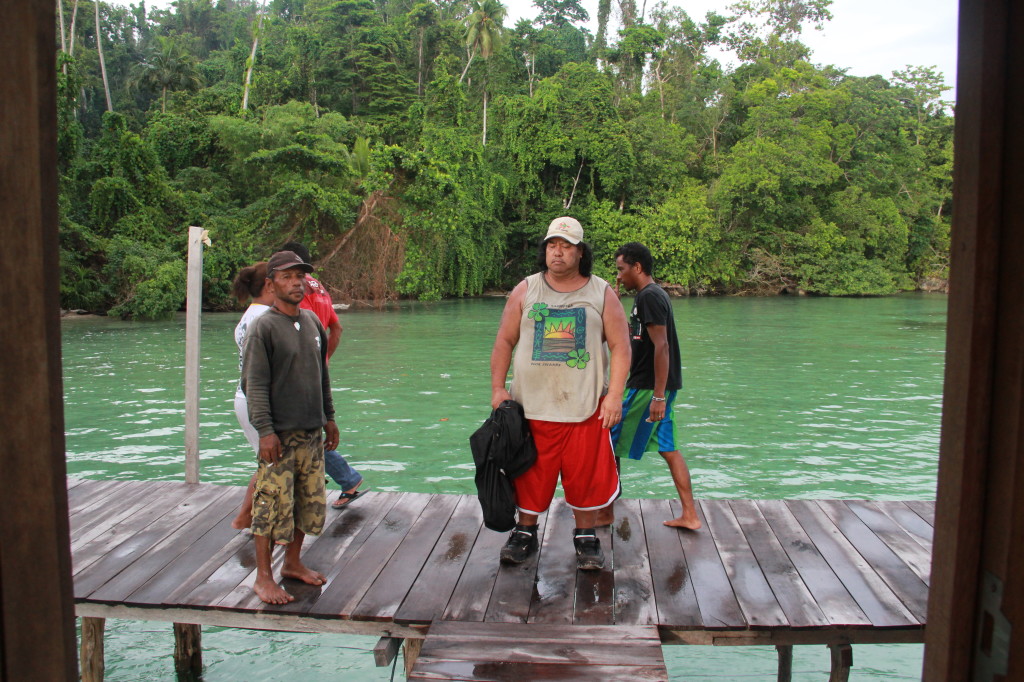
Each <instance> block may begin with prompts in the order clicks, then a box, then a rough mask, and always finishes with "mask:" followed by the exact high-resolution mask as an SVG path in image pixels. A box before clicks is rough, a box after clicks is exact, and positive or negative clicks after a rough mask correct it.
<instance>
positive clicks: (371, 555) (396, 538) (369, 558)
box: [308, 493, 431, 618]
mask: <svg viewBox="0 0 1024 682" xmlns="http://www.w3.org/2000/svg"><path fill="white" fill-rule="evenodd" d="M403 495H404V497H403V499H402V500H401V502H399V503H396V504H395V506H393V507H392V508H391V510H390V511H389V512H388V513H387V515H386V516H385V517H384V520H383V521H382V522H381V523H380V524H379V525H378V526H377V527H376V528H375V529H374V530H373V532H372V533H371V534H370V536H369V537H367V538H366V541H365V542H363V544H362V546H361V547H359V549H357V550H356V551H355V553H354V554H353V555H352V558H351V559H350V560H349V561H348V562H347V563H346V564H345V568H344V575H343V576H342V577H341V579H340V580H334V581H333V582H331V583H330V584H329V585H328V586H327V587H326V588H325V589H324V591H323V594H322V595H321V596H320V598H319V599H318V600H317V601H316V603H315V604H313V606H312V607H311V608H310V610H309V611H308V613H310V614H314V613H315V614H319V615H328V616H330V615H337V616H341V617H342V618H349V617H350V615H351V611H352V609H353V608H354V607H355V605H356V604H357V603H359V600H360V599H361V598H362V596H363V595H364V594H365V593H366V590H367V589H368V588H369V587H370V586H371V585H372V584H373V581H374V579H375V578H376V577H377V574H378V573H379V572H380V571H381V569H383V567H384V566H385V564H386V563H387V561H388V560H389V559H390V558H391V556H392V555H393V554H394V552H395V550H396V549H397V548H398V546H399V544H401V542H402V540H403V539H405V536H406V535H407V534H408V532H409V529H410V528H411V527H412V526H413V524H414V523H415V522H416V519H418V518H419V516H420V514H421V513H422V512H423V509H424V508H425V507H426V506H427V503H428V502H429V501H430V497H431V496H430V495H428V494H425V493H403Z"/></svg>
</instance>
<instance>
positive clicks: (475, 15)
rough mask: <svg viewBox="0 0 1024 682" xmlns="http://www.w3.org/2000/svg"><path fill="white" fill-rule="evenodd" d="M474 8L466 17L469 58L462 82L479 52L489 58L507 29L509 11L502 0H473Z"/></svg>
mask: <svg viewBox="0 0 1024 682" xmlns="http://www.w3.org/2000/svg"><path fill="white" fill-rule="evenodd" d="M472 10H473V11H472V12H471V13H470V15H469V17H468V18H467V19H466V52H467V53H468V54H469V58H468V59H467V60H466V68H464V69H463V70H462V75H461V76H459V82H460V83H461V82H462V81H463V79H464V78H465V77H466V72H467V71H469V65H470V64H472V63H473V58H474V57H476V55H477V54H479V55H480V56H481V57H482V58H483V59H487V58H488V57H490V56H491V54H492V53H493V52H494V51H495V50H496V49H497V48H498V45H499V44H500V41H501V37H502V34H503V33H504V30H505V29H504V27H503V26H502V24H503V22H504V21H505V15H506V14H507V13H508V10H507V9H506V7H505V6H504V5H503V4H501V2H500V0H483V1H482V2H481V0H473V5H472Z"/></svg>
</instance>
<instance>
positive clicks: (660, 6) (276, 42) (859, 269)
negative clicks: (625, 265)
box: [56, 0, 953, 366]
mask: <svg viewBox="0 0 1024 682" xmlns="http://www.w3.org/2000/svg"><path fill="white" fill-rule="evenodd" d="M61 1H62V2H63V3H64V10H65V15H66V16H70V14H71V11H72V9H73V5H74V0H61ZM830 4H831V3H830V0H737V1H736V2H734V3H733V4H732V5H731V6H730V7H728V8H727V9H726V10H723V12H722V13H717V12H712V13H709V14H708V15H707V16H706V17H704V18H703V19H702V20H701V19H697V18H692V17H690V16H689V15H688V14H687V13H686V11H684V9H681V8H679V7H674V6H671V5H669V4H667V3H665V2H658V3H655V4H653V6H650V7H648V6H646V5H644V6H643V7H644V9H641V7H640V6H639V5H638V3H636V2H635V1H634V0H621V1H620V2H617V3H616V5H615V8H616V12H615V13H614V14H613V12H612V3H611V2H610V0H601V1H600V2H599V3H598V4H597V22H598V30H597V34H596V35H594V36H592V35H591V34H590V32H589V31H588V29H586V28H584V27H583V26H582V24H583V22H586V21H587V20H588V18H589V16H588V13H587V11H586V9H584V7H583V5H582V4H581V3H580V2H579V1H578V0H537V1H536V2H535V7H536V15H535V18H534V19H533V20H529V19H524V20H521V21H520V22H519V23H518V24H517V25H516V26H514V27H506V26H505V25H504V24H505V17H506V8H505V7H504V5H502V4H501V2H499V1H498V0H423V1H422V2H404V3H400V2H396V1H395V0H270V2H267V3H264V2H263V0H230V1H229V2H216V3H215V2H213V1H212V0H178V2H176V3H173V4H172V6H171V7H170V8H169V9H156V10H152V11H149V12H148V13H147V11H146V8H145V7H144V6H143V5H142V4H139V5H137V6H134V5H133V6H132V7H130V8H125V7H122V6H119V5H111V4H107V3H106V2H105V1H104V0H99V5H98V10H99V31H97V23H96V22H95V21H94V20H91V19H88V18H87V20H82V21H79V22H78V23H77V24H76V25H75V29H74V35H73V36H72V35H71V34H70V33H68V34H67V35H64V36H61V38H62V40H57V44H58V45H61V44H63V45H65V50H66V52H68V53H69V54H61V55H60V56H59V59H58V62H57V63H58V69H59V72H58V74H57V79H58V80H57V83H58V108H57V118H56V121H57V127H58V131H57V132H58V147H57V156H58V170H59V173H60V196H59V198H58V205H59V210H60V225H61V244H60V245H61V252H60V260H61V292H62V302H63V305H65V306H67V307H74V308H85V309H90V310H100V311H110V312H112V313H113V314H117V315H123V316H126V317H161V316H165V315H168V314H171V313H173V312H174V311H175V310H177V309H178V308H179V307H180V306H181V305H182V302H183V288H184V268H185V255H186V253H185V249H186V244H185V241H186V240H185V235H186V234H187V230H188V227H189V226H190V225H201V226H203V227H205V228H206V229H207V230H208V231H209V233H210V236H211V239H212V241H213V246H212V247H211V248H209V249H208V250H207V252H206V256H205V259H204V260H205V268H204V269H205V274H204V295H205V304H206V305H207V306H208V307H211V308H215V309H229V308H231V307H232V306H233V305H235V303H234V302H233V301H232V300H231V298H230V283H231V280H232V278H233V276H234V274H235V272H237V270H238V269H239V268H240V267H242V266H244V265H247V264H249V263H251V262H253V261H255V260H259V259H263V258H266V257H267V256H268V255H269V253H271V252H272V251H273V250H275V249H276V248H277V247H278V246H279V245H280V244H281V243H283V242H284V241H286V240H292V239H294V240H299V241H303V242H305V243H306V244H307V245H309V246H310V247H311V249H312V251H313V254H314V260H315V261H317V265H318V266H319V267H320V268H321V275H322V279H323V280H324V282H325V283H326V284H327V286H328V287H329V288H331V290H332V292H333V293H334V294H335V295H336V296H337V297H339V298H341V299H349V298H358V297H363V298H372V299H374V300H376V301H378V302H380V301H385V300H391V299H393V298H395V297H397V296H410V297H417V298H422V299H438V298H442V297H446V296H464V295H475V294H479V293H481V292H483V291H485V290H487V289H491V288H496V287H500V288H508V287H510V286H512V285H514V283H515V282H516V281H517V280H518V279H519V278H520V277H522V276H523V275H525V274H527V273H528V272H529V271H531V270H532V269H533V267H534V259H535V253H536V240H537V239H538V237H540V236H541V234H542V232H543V230H544V226H545V225H547V223H548V222H549V221H550V219H551V218H553V217H555V216H557V215H560V214H565V213H569V214H572V215H574V216H576V217H577V218H579V219H580V220H581V221H582V222H583V224H584V226H585V227H586V235H587V241H588V242H589V243H590V244H591V246H592V247H593V249H594V252H595V256H596V259H595V263H594V272H595V274H597V275H598V276H601V277H606V278H612V277H613V276H614V270H613V267H612V263H611V254H612V253H613V251H614V249H615V248H616V247H617V246H619V245H620V244H622V243H624V242H626V241H642V242H644V243H646V244H648V245H649V246H650V248H651V251H652V253H653V255H654V258H655V274H656V276H657V277H658V278H659V279H660V280H661V281H663V282H665V283H667V284H671V285H676V286H678V287H680V288H682V289H685V290H688V291H691V292H695V293H748V292H755V293H777V292H778V291H780V290H783V289H790V290H792V289H801V290H804V291H807V292H811V293H816V294H822V295H842V296H847V295H886V294H890V293H895V292H898V291H904V290H908V289H912V288H914V287H915V286H918V285H919V284H920V283H922V282H924V281H926V280H935V279H938V280H942V279H943V278H944V277H945V275H946V270H947V267H948V266H947V263H948V257H949V221H950V214H951V197H952V189H951V169H952V148H953V147H952V135H953V119H952V116H951V115H950V106H949V103H948V102H944V101H943V100H942V96H943V93H944V91H945V89H946V88H945V86H944V84H943V83H944V79H943V77H942V75H941V74H939V73H937V72H936V71H935V69H934V68H929V67H926V66H913V65H909V66H906V67H905V68H902V69H900V70H898V71H896V72H894V73H893V74H892V76H891V77H889V78H886V77H883V76H881V75H878V76H871V77H868V78H861V77H854V76H849V75H847V74H846V73H845V72H843V71H842V70H839V69H836V68H835V67H822V66H816V65H814V64H813V63H812V60H811V55H810V52H809V50H808V49H807V47H806V46H805V45H803V44H802V43H800V42H799V38H800V35H801V33H802V31H803V30H805V29H810V28H813V27H820V26H821V25H822V24H823V23H824V22H826V21H828V20H830V13H829V6H830ZM80 10H81V8H80ZM92 10H93V7H92V5H90V6H89V10H88V12H84V14H92ZM80 14H83V12H81V11H80ZM616 22H617V23H616ZM68 28H70V27H68ZM57 30H59V29H57ZM72 44H73V45H74V52H73V54H70V53H71V45H72ZM101 46H102V48H103V57H104V62H105V66H106V71H107V75H108V80H109V83H110V86H111V88H110V90H111V97H112V105H113V109H114V111H116V112H117V113H110V112H106V109H107V106H106V96H105V94H104V88H103V82H102V78H101V75H100V65H99V49H98V48H99V47H101ZM716 47H717V48H723V47H724V48H727V49H730V50H732V51H733V52H734V53H735V54H736V56H737V57H738V59H739V60H740V64H739V66H737V67H735V68H729V69H726V68H723V67H722V65H721V64H720V63H719V62H718V61H716V60H714V59H713V58H711V57H710V56H709V54H710V53H711V51H712V48H716ZM254 50H255V51H254ZM250 68H251V71H252V74H251V81H249V85H248V86H246V76H247V72H248V71H249V69H250ZM245 93H247V94H248V102H247V105H246V108H245V109H244V110H243V108H242V104H241V103H242V98H243V96H244V94H245ZM530 314H531V316H534V317H535V318H536V319H538V320H539V319H541V318H543V317H544V314H545V311H541V310H538V311H531V313H530ZM575 361H576V363H577V366H582V365H583V364H585V363H586V362H588V360H587V359H586V358H582V357H581V358H575Z"/></svg>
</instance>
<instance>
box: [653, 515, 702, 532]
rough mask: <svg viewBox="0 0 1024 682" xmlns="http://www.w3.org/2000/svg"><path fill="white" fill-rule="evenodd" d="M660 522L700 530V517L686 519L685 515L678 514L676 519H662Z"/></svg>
mask: <svg viewBox="0 0 1024 682" xmlns="http://www.w3.org/2000/svg"><path fill="white" fill-rule="evenodd" d="M662 523H664V524H665V525H666V526H671V527H672V528H684V529H686V530H700V527H701V522H700V519H697V518H692V519H688V518H686V517H685V516H680V517H679V518H678V519H672V520H671V521H663V522H662Z"/></svg>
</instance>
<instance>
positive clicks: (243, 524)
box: [231, 509, 252, 530]
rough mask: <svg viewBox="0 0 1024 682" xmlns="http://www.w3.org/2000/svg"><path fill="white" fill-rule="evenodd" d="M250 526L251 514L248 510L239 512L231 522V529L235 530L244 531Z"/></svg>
mask: <svg viewBox="0 0 1024 682" xmlns="http://www.w3.org/2000/svg"><path fill="white" fill-rule="evenodd" d="M250 526H252V514H251V513H250V512H249V510H248V509H244V510H240V511H239V512H238V516H236V517H235V520H234V521H232V522H231V527H232V528H234V529H235V530H244V529H246V528H249V527H250Z"/></svg>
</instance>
